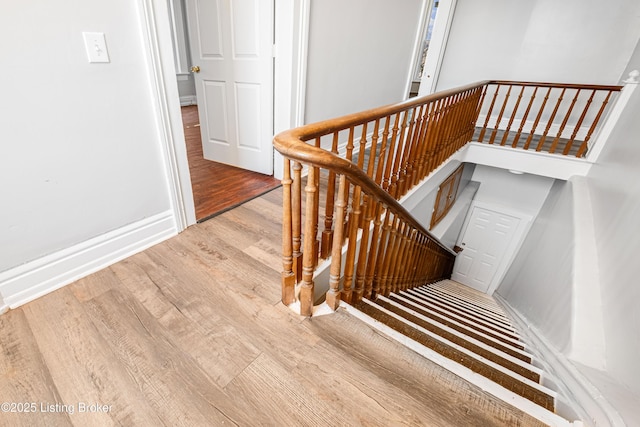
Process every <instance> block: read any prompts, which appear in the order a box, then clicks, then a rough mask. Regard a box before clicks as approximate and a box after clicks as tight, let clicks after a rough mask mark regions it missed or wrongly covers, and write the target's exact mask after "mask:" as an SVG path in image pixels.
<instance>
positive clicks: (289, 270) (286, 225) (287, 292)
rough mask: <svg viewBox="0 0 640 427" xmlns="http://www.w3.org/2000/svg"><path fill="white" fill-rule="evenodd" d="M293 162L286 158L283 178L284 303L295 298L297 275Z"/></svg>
mask: <svg viewBox="0 0 640 427" xmlns="http://www.w3.org/2000/svg"><path fill="white" fill-rule="evenodd" d="M292 182H293V181H292V180H291V162H290V161H289V159H287V158H285V159H284V176H283V178H282V194H283V197H282V303H283V304H285V305H289V304H291V303H292V302H294V300H295V295H294V294H295V284H296V277H295V273H294V271H293V240H292V234H291V230H292V227H291V183H292Z"/></svg>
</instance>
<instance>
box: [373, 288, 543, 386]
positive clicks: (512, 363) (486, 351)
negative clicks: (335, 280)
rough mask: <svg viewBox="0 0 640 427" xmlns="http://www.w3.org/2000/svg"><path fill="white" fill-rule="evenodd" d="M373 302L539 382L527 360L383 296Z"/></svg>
mask: <svg viewBox="0 0 640 427" xmlns="http://www.w3.org/2000/svg"><path fill="white" fill-rule="evenodd" d="M374 303H375V304H377V305H379V306H381V307H384V308H385V309H387V310H388V311H390V312H393V313H395V314H397V315H398V316H400V317H402V318H404V319H406V320H408V321H409V322H411V323H412V324H415V325H418V326H420V327H421V328H424V329H425V330H427V331H429V332H431V333H433V334H436V335H438V336H440V337H442V338H444V339H446V340H447V341H449V342H452V343H455V344H457V345H459V346H461V347H463V348H465V349H467V350H469V351H472V352H473V353H475V354H477V355H478V356H480V357H482V358H484V359H487V360H490V361H492V362H494V363H496V364H498V365H500V366H503V367H504V368H506V369H508V370H510V371H512V372H515V373H516V374H518V375H521V376H522V377H524V378H527V379H529V380H531V381H533V382H536V383H540V373H541V372H540V370H539V369H538V368H536V367H534V366H533V365H530V364H529V362H524V361H522V360H520V359H517V358H515V357H513V356H510V355H509V354H506V353H504V352H502V351H500V350H498V349H495V348H493V347H490V346H488V345H485V344H483V343H482V342H480V341H478V340H476V339H475V338H473V337H471V336H461V335H460V334H459V333H456V331H455V330H452V329H451V328H449V327H447V326H444V325H441V324H438V323H436V322H433V321H429V319H428V318H425V317H424V316H420V315H419V314H418V313H416V312H415V311H413V312H412V311H409V310H408V309H407V308H406V307H403V306H401V305H399V304H394V303H393V302H392V301H390V300H389V299H387V298H385V297H379V298H378V299H376V301H374Z"/></svg>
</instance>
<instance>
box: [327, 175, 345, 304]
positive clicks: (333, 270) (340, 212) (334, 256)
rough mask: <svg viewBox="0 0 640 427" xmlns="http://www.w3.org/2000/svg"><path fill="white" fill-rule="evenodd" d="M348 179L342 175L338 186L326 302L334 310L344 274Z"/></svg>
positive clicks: (338, 300)
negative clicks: (342, 274)
mask: <svg viewBox="0 0 640 427" xmlns="http://www.w3.org/2000/svg"><path fill="white" fill-rule="evenodd" d="M346 190H347V178H346V176H345V175H340V178H339V184H338V200H337V201H336V226H335V230H334V233H333V245H332V248H331V267H330V270H329V291H328V292H327V297H326V302H327V304H328V305H329V307H331V309H332V310H334V311H335V310H337V309H338V306H339V305H340V275H341V273H342V245H343V240H344V236H343V234H344V217H345V213H346V212H345V208H346V205H347V193H346Z"/></svg>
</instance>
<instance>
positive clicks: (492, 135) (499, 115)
mask: <svg viewBox="0 0 640 427" xmlns="http://www.w3.org/2000/svg"><path fill="white" fill-rule="evenodd" d="M511 88H513V86H512V85H509V89H507V94H506V95H505V96H504V102H503V103H502V108H501V109H500V113H499V114H498V118H497V119H496V127H495V128H494V129H493V132H491V137H490V138H489V144H493V142H494V141H495V139H496V135H497V134H498V128H499V127H500V122H501V121H502V116H503V115H504V110H505V109H506V108H507V103H508V102H509V96H510V95H511Z"/></svg>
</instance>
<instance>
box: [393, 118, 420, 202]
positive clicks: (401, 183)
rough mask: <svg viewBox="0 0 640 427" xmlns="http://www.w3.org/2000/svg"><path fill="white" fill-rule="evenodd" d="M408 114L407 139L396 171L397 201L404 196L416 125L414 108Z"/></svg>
mask: <svg viewBox="0 0 640 427" xmlns="http://www.w3.org/2000/svg"><path fill="white" fill-rule="evenodd" d="M410 114H411V119H410V121H409V127H408V129H407V131H406V132H407V137H406V138H405V143H404V151H403V153H402V162H401V163H400V168H399V169H398V187H397V194H396V195H395V197H396V199H399V198H400V197H402V196H404V194H405V188H406V180H407V174H408V168H409V162H410V159H411V149H412V148H413V147H412V143H413V133H414V129H415V123H416V119H415V116H416V108H413V109H412V110H411V113H410Z"/></svg>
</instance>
